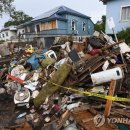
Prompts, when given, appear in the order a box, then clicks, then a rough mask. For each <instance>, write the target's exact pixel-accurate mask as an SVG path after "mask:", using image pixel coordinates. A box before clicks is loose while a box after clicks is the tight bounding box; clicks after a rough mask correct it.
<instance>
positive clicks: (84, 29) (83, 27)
mask: <svg viewBox="0 0 130 130" xmlns="http://www.w3.org/2000/svg"><path fill="white" fill-rule="evenodd" d="M84 24H85V26H84ZM86 25H87V24H86V23H85V22H82V31H84V32H85V31H86Z"/></svg>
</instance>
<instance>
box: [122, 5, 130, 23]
mask: <svg viewBox="0 0 130 130" xmlns="http://www.w3.org/2000/svg"><path fill="white" fill-rule="evenodd" d="M125 7H130V5H123V6H121V9H120V21H123V22H127V21H130V19H127V20H124V19H122V11H123V8H125Z"/></svg>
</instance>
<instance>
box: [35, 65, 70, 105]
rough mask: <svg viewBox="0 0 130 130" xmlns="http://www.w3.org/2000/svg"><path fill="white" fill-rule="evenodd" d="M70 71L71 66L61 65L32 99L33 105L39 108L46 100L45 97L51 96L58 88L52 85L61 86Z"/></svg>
mask: <svg viewBox="0 0 130 130" xmlns="http://www.w3.org/2000/svg"><path fill="white" fill-rule="evenodd" d="M70 71H71V65H68V64H63V65H62V66H61V67H60V68H59V69H58V70H57V71H56V72H55V73H54V75H53V77H52V78H51V79H50V80H49V81H48V82H47V84H46V85H45V86H43V88H42V90H41V91H40V93H39V95H38V96H37V97H36V98H35V99H34V105H35V106H36V107H39V106H40V105H41V104H42V103H43V102H44V101H45V99H46V97H49V96H51V95H52V94H53V93H54V92H56V91H57V90H58V89H59V88H60V87H59V86H56V85H53V84H52V83H55V84H58V85H62V84H63V83H64V81H65V79H66V78H67V77H68V75H69V73H70Z"/></svg>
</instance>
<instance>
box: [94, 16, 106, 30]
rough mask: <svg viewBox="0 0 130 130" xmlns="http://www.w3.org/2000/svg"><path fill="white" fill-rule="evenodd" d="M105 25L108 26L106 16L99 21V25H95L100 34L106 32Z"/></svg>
mask: <svg viewBox="0 0 130 130" xmlns="http://www.w3.org/2000/svg"><path fill="white" fill-rule="evenodd" d="M105 25H106V16H105V15H103V16H102V18H101V21H97V23H96V24H95V30H96V31H99V32H100V31H103V32H105Z"/></svg>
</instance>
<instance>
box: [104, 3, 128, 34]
mask: <svg viewBox="0 0 130 130" xmlns="http://www.w3.org/2000/svg"><path fill="white" fill-rule="evenodd" d="M127 5H130V0H112V1H109V2H107V7H106V12H107V14H106V18H107V19H108V18H110V17H113V19H114V22H115V26H116V27H115V32H116V33H117V32H119V31H121V30H122V29H126V28H128V27H130V20H129V21H121V7H122V6H127ZM106 33H107V34H112V30H110V29H109V27H108V25H107V23H106Z"/></svg>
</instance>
